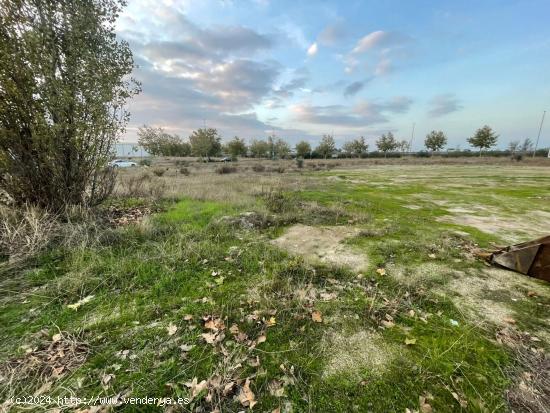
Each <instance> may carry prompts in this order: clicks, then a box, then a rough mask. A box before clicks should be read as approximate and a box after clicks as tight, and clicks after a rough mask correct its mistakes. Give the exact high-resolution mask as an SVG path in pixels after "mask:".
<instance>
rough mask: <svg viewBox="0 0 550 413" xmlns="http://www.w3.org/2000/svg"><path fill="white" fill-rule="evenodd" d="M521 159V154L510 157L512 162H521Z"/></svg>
mask: <svg viewBox="0 0 550 413" xmlns="http://www.w3.org/2000/svg"><path fill="white" fill-rule="evenodd" d="M522 159H523V155H522V154H521V153H515V154H513V155H512V160H513V161H517V162H519V161H521V160H522Z"/></svg>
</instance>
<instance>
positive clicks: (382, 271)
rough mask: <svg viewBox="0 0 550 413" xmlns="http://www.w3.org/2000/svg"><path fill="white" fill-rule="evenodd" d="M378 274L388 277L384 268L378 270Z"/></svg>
mask: <svg viewBox="0 0 550 413" xmlns="http://www.w3.org/2000/svg"><path fill="white" fill-rule="evenodd" d="M376 272H377V273H378V275H386V270H385V269H384V268H378V269H377V270H376Z"/></svg>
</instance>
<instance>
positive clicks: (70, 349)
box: [0, 331, 90, 395]
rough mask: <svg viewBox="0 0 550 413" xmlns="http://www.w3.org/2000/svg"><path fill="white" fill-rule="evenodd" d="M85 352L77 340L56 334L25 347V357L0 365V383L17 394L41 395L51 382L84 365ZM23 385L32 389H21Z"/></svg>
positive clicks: (68, 335) (86, 352)
mask: <svg viewBox="0 0 550 413" xmlns="http://www.w3.org/2000/svg"><path fill="white" fill-rule="evenodd" d="M44 334H47V333H44ZM89 352H90V348H89V346H88V344H86V343H84V342H82V341H80V340H79V338H78V337H76V336H74V335H71V334H69V333H67V332H64V331H63V332H59V333H57V334H54V335H53V337H52V338H51V340H46V341H43V342H42V343H41V344H40V345H39V346H38V347H37V348H28V349H27V352H26V354H24V355H22V356H20V357H16V358H13V359H11V360H7V361H6V362H4V363H3V364H2V365H0V382H1V383H2V385H3V386H5V387H6V388H9V389H11V391H12V392H18V393H19V394H21V392H22V391H23V392H27V393H28V394H31V395H32V394H35V395H39V394H43V393H44V392H46V391H48V390H49V389H50V388H51V386H52V384H53V383H54V382H56V381H57V380H59V379H61V378H62V377H64V376H66V375H67V374H68V373H70V372H71V371H73V370H75V369H77V368H78V367H80V366H81V365H82V364H84V362H85V361H86V359H87V357H88V354H89ZM25 383H33V385H34V387H35V388H23V387H22V386H24V385H25Z"/></svg>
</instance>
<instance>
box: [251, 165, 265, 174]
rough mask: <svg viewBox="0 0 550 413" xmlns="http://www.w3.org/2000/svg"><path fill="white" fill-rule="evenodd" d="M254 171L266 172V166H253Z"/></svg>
mask: <svg viewBox="0 0 550 413" xmlns="http://www.w3.org/2000/svg"><path fill="white" fill-rule="evenodd" d="M252 170H253V171H254V172H264V171H265V166H263V165H262V164H256V165H253V166H252Z"/></svg>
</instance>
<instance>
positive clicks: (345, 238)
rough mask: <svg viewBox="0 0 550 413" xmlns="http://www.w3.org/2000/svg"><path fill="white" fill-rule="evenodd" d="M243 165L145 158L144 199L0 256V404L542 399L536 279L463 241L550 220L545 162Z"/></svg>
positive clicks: (521, 402)
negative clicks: (28, 252)
mask: <svg viewBox="0 0 550 413" xmlns="http://www.w3.org/2000/svg"><path fill="white" fill-rule="evenodd" d="M330 162H331V161H328V163H330ZM247 165H248V164H246V163H242V164H241V163H239V166H238V169H239V170H238V171H237V172H235V173H230V174H216V173H214V171H213V168H210V167H204V168H196V170H195V169H193V168H191V173H190V175H188V176H186V175H182V174H177V173H176V171H177V169H178V168H176V167H175V166H174V165H173V164H172V163H166V164H162V166H163V167H168V168H172V169H171V170H169V171H168V172H166V173H165V174H164V175H163V176H162V177H159V178H155V179H156V181H152V182H153V183H152V184H151V185H153V186H154V185H161V184H162V187H163V189H164V190H165V194H166V195H165V196H164V199H163V200H161V201H157V205H161V206H162V210H163V211H162V212H158V213H155V214H153V215H151V216H150V217H148V218H146V219H144V220H140V221H138V222H136V223H131V224H129V225H123V226H119V227H116V228H106V229H102V230H101V231H100V233H99V234H96V235H95V236H94V237H93V240H92V241H88V242H85V243H81V244H78V245H72V246H70V245H69V246H68V245H65V246H52V247H50V248H48V249H47V250H45V251H43V252H42V253H41V254H39V255H38V256H35V257H34V258H32V259H29V260H27V261H25V262H22V263H18V264H17V265H8V264H7V263H6V264H4V267H3V269H2V274H1V280H0V305H1V308H2V311H1V312H0V325H1V326H2V328H1V330H0V339H1V343H0V363H1V367H0V395H1V396H0V402H1V401H3V400H6V402H4V405H3V406H4V408H5V409H6V410H8V409H13V410H14V411H17V410H18V409H20V410H23V407H26V408H29V406H28V405H27V406H16V405H15V404H13V401H10V398H11V397H17V396H19V397H21V396H32V395H37V396H50V397H57V396H68V395H73V396H77V397H81V398H83V397H88V398H91V397H95V396H101V397H109V396H114V397H117V396H118V397H145V396H150V397H159V398H160V397H171V398H176V397H181V398H187V399H188V400H189V401H190V402H189V404H186V405H179V406H170V407H160V406H159V407H155V406H152V405H149V406H147V407H145V406H136V405H130V404H125V405H121V406H118V407H117V409H118V410H120V411H127V412H133V411H136V412H138V411H140V412H141V411H165V410H166V411H201V412H210V411H222V412H231V411H235V412H237V411H242V410H246V409H250V408H251V409H252V410H254V411H262V412H263V411H267V412H291V411H292V412H349V411H358V412H366V411H372V412H390V411H391V412H393V411H395V412H406V411H411V412H412V411H420V412H431V411H434V412H449V411H472V412H495V411H510V410H511V409H513V410H514V411H533V412H534V411H548V409H550V395H549V388H550V381H549V380H550V377H549V375H550V374H549V373H548V369H549V365H550V364H549V362H548V359H547V358H546V356H545V352H546V351H548V349H549V348H550V347H549V344H550V327H549V325H550V318H549V314H550V313H549V310H550V285H548V283H544V282H542V281H538V280H535V279H531V278H528V277H526V276H523V275H520V274H516V273H513V272H509V271H506V270H502V269H498V268H494V267H489V266H487V265H486V264H485V263H484V262H482V261H480V260H479V259H477V258H476V257H475V255H474V253H473V252H474V251H475V250H476V249H479V248H489V249H490V248H492V247H494V246H495V245H509V244H510V243H514V242H520V241H524V240H529V239H532V238H535V237H537V236H540V235H543V234H549V233H550V202H549V200H550V168H549V167H548V165H546V164H544V162H541V163H540V164H527V165H525V164H512V163H509V162H508V163H505V162H499V163H498V164H483V165H476V164H475V163H469V164H464V165H462V164H458V163H455V164H429V163H426V164H411V165H407V164H403V163H401V164H396V163H391V162H388V163H387V164H378V165H375V164H372V163H371V164H360V163H358V164H354V163H350V164H346V163H345V162H344V163H338V164H337V165H333V166H334V167H333V168H324V167H319V168H308V167H307V161H306V168H304V169H303V170H293V171H290V170H289V167H288V165H290V164H288V165H287V167H286V168H287V170H286V171H285V172H284V173H277V172H254V171H253V170H251V169H250V168H249V167H248V166H249V165H248V166H247ZM266 165H267V166H269V165H270V163H269V162H266ZM314 169H315V170H314ZM140 173H142V171H141V169H140V170H139V171H130V172H128V171H123V173H122V174H121V177H120V179H121V184H120V185H121V186H124V182H126V181H125V180H128V179H130V178H131V177H132V176H133V175H135V174H140ZM119 191H121V188H119ZM111 203H112V204H116V205H123V206H124V205H132V206H135V205H138V206H139V205H143V204H147V205H148V204H150V203H151V201H150V200H145V199H133V198H132V199H131V198H128V197H124V198H118V199H114V200H112V201H111ZM99 404H101V403H99ZM45 407H46V406H45V404H43V405H42V406H37V405H34V406H31V410H33V409H36V410H37V411H38V410H39V408H41V409H43V410H44V409H45ZM53 407H59V406H56V403H54V402H51V401H50V404H49V408H53ZM77 407H78V408H80V409H82V411H98V410H85V409H86V406H84V405H81V406H75V405H71V406H61V407H60V408H61V410H73V409H75V408H77ZM107 407H108V406H106V405H104V406H103V407H102V408H105V409H106V408H107ZM98 409H99V407H98ZM407 409H408V410H407ZM544 409H547V410H544ZM118 410H117V411H118ZM99 411H101V410H99Z"/></svg>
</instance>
